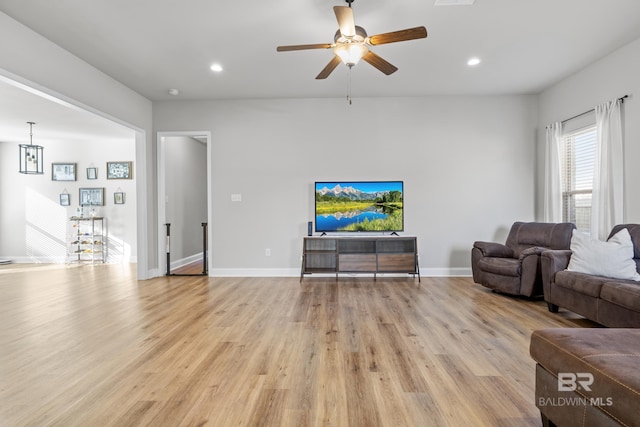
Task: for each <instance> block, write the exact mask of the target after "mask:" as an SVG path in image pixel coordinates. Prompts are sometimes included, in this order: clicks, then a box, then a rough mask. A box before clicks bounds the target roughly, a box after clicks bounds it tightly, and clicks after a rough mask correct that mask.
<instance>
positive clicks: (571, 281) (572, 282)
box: [555, 270, 611, 298]
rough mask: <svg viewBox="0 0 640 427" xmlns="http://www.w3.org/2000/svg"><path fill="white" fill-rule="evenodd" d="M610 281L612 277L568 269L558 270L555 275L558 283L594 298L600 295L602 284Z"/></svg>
mask: <svg viewBox="0 0 640 427" xmlns="http://www.w3.org/2000/svg"><path fill="white" fill-rule="evenodd" d="M610 281H611V278H610V277H602V276H594V275H592V274H586V273H577V272H575V271H568V270H563V271H558V272H557V273H556V277H555V283H556V285H558V286H561V287H563V288H567V289H571V290H573V291H576V292H579V293H581V294H585V295H589V296H591V297H594V298H599V297H600V290H601V289H602V285H604V284H605V283H606V282H610Z"/></svg>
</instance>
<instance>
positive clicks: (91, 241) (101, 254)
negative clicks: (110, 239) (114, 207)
mask: <svg viewBox="0 0 640 427" xmlns="http://www.w3.org/2000/svg"><path fill="white" fill-rule="evenodd" d="M69 221H70V223H71V224H72V230H71V239H72V241H71V242H70V243H69V246H68V248H69V251H68V252H69V253H68V255H69V258H70V261H76V262H83V261H90V262H91V263H95V262H96V261H98V262H102V263H104V262H105V260H106V247H105V246H106V239H105V226H104V218H103V217H76V216H73V217H71V218H70V219H69Z"/></svg>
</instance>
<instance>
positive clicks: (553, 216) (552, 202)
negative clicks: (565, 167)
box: [543, 122, 562, 222]
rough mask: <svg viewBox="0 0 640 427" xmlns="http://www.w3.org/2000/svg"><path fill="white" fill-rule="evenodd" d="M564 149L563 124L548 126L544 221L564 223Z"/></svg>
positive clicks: (545, 160)
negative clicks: (562, 153) (562, 167)
mask: <svg viewBox="0 0 640 427" xmlns="http://www.w3.org/2000/svg"><path fill="white" fill-rule="evenodd" d="M561 149H562V123H560V122H556V123H553V124H550V125H549V126H547V139H546V144H545V148H544V202H543V209H544V221H545V222H562V172H561V169H560V159H561V156H560V150H561Z"/></svg>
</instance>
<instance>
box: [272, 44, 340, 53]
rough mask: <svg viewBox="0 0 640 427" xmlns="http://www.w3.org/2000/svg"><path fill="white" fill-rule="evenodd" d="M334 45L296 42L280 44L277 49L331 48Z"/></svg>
mask: <svg viewBox="0 0 640 427" xmlns="http://www.w3.org/2000/svg"><path fill="white" fill-rule="evenodd" d="M331 47H333V45H332V44H331V43H318V44H294V45H290V46H278V47H277V48H276V51H278V52H287V51H290V50H305V49H329V48H331Z"/></svg>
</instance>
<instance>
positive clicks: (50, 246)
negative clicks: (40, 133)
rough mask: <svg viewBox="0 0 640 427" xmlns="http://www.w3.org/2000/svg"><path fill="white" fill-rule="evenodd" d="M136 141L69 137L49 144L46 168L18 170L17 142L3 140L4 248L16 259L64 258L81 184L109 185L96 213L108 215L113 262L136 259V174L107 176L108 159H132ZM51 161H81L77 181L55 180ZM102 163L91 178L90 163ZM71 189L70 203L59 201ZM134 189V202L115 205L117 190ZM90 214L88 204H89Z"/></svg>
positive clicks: (0, 210) (0, 229)
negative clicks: (30, 171)
mask: <svg viewBox="0 0 640 427" xmlns="http://www.w3.org/2000/svg"><path fill="white" fill-rule="evenodd" d="M134 155H135V146H134V141H133V140H131V141H114V140H110V141H108V142H105V141H95V140H92V141H77V140H74V141H70V142H64V143H56V144H52V143H49V144H47V147H46V150H45V152H44V162H45V164H44V174H43V175H24V174H20V173H18V164H17V158H18V146H17V144H9V143H6V142H0V182H2V192H1V193H0V200H1V201H2V203H1V204H0V236H2V237H1V238H0V254H2V257H3V258H8V259H11V260H13V261H15V262H65V261H67V260H68V258H67V247H68V246H67V245H68V242H69V241H70V234H69V233H70V231H71V230H70V228H69V226H70V224H69V217H71V216H72V215H75V214H76V209H77V208H78V204H79V195H78V190H79V188H81V187H99V188H104V189H105V205H104V206H99V207H96V213H97V214H98V215H99V216H104V217H105V218H106V221H105V223H106V224H105V225H106V228H107V237H108V246H107V254H108V257H107V261H108V262H132V261H135V260H136V251H137V245H136V205H135V203H132V202H131V200H135V175H134V179H132V180H107V179H106V161H108V160H109V161H113V160H115V161H124V160H132V159H133V156H134ZM51 163H76V176H77V180H76V181H53V180H52V179H51ZM90 166H92V167H97V168H98V179H96V180H88V179H87V174H86V168H87V167H90ZM65 191H66V192H67V193H69V195H70V198H71V205H70V206H68V207H66V206H60V198H59V195H60V193H63V192H65ZM115 191H122V192H124V193H125V197H126V195H129V199H125V200H129V203H125V204H124V205H115V204H114V202H113V193H114V192H115ZM84 211H85V215H88V214H89V208H85V209H84Z"/></svg>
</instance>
